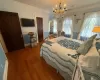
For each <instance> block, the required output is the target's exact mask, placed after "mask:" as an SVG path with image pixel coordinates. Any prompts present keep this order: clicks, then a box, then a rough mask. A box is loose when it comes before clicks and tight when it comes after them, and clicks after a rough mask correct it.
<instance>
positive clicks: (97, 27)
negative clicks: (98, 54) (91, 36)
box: [92, 26, 100, 33]
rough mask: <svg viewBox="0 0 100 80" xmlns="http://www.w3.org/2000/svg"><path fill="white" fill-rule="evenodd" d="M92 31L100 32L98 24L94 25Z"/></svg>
mask: <svg viewBox="0 0 100 80" xmlns="http://www.w3.org/2000/svg"><path fill="white" fill-rule="evenodd" d="M92 32H95V33H100V26H96V27H94V28H93V31H92Z"/></svg>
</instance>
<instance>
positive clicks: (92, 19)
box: [80, 12, 100, 38]
mask: <svg viewBox="0 0 100 80" xmlns="http://www.w3.org/2000/svg"><path fill="white" fill-rule="evenodd" d="M95 26H100V12H94V13H87V14H85V20H84V22H83V25H82V30H81V33H80V38H82V37H83V38H89V37H91V36H92V35H94V34H96V33H93V32H92V30H93V28H94V27H95Z"/></svg>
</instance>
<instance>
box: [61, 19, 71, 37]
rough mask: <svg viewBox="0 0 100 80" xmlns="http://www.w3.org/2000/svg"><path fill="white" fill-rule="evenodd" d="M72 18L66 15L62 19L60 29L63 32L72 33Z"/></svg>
mask: <svg viewBox="0 0 100 80" xmlns="http://www.w3.org/2000/svg"><path fill="white" fill-rule="evenodd" d="M71 28H72V18H70V17H67V18H65V20H64V21H63V28H62V31H64V32H65V34H67V35H71V34H72V30H71Z"/></svg>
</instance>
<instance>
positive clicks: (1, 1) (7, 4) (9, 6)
mask: <svg viewBox="0 0 100 80" xmlns="http://www.w3.org/2000/svg"><path fill="white" fill-rule="evenodd" d="M0 10H1V11H9V12H16V13H18V14H19V17H20V18H30V19H36V17H42V18H43V31H44V32H48V31H49V12H47V11H45V10H42V9H40V8H36V7H33V6H30V5H27V4H23V3H20V2H17V1H14V0H0ZM35 23H36V20H35ZM21 29H22V33H28V32H30V31H31V32H37V25H36V24H35V27H31V28H30V27H27V28H25V27H21Z"/></svg>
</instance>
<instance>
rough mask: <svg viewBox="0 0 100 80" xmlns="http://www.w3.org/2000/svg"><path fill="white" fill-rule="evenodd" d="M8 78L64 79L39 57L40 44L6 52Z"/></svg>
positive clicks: (33, 79)
mask: <svg viewBox="0 0 100 80" xmlns="http://www.w3.org/2000/svg"><path fill="white" fill-rule="evenodd" d="M7 58H8V62H9V66H8V80H64V79H63V78H62V77H61V76H60V74H59V73H58V74H57V73H56V70H55V69H54V68H52V67H51V66H49V65H48V64H46V62H45V61H44V59H43V58H40V44H38V45H37V46H36V47H34V48H25V49H23V50H19V51H15V52H11V53H7Z"/></svg>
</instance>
